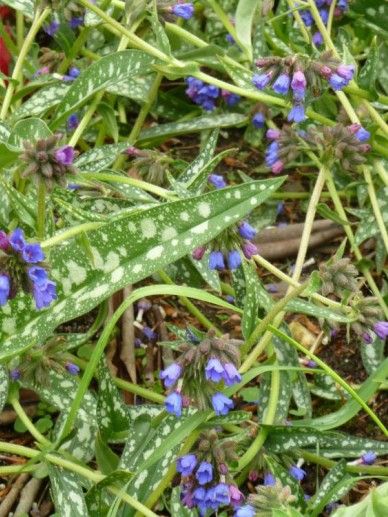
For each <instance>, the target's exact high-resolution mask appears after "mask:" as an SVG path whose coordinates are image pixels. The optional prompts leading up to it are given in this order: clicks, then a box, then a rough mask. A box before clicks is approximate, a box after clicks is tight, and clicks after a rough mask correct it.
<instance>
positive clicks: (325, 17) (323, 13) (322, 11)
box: [319, 9, 329, 25]
mask: <svg viewBox="0 0 388 517" xmlns="http://www.w3.org/2000/svg"><path fill="white" fill-rule="evenodd" d="M319 14H320V16H321V18H322V21H323V23H324V24H325V25H326V23H327V20H328V19H329V11H328V10H327V9H319Z"/></svg>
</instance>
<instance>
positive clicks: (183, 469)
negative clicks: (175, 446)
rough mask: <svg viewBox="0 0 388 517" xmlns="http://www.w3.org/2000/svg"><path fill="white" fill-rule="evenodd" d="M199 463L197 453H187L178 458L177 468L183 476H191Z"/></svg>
mask: <svg viewBox="0 0 388 517" xmlns="http://www.w3.org/2000/svg"><path fill="white" fill-rule="evenodd" d="M196 465H197V457H196V455H195V454H186V455H185V456H181V457H180V458H178V459H177V460H176V470H177V472H179V474H182V476H190V475H191V474H192V473H193V470H194V469H195V466H196Z"/></svg>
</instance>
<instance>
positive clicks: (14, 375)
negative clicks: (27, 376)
mask: <svg viewBox="0 0 388 517" xmlns="http://www.w3.org/2000/svg"><path fill="white" fill-rule="evenodd" d="M9 376H10V377H11V379H12V380H13V381H18V380H19V379H20V377H21V376H22V373H21V371H20V370H19V368H13V369H12V370H11V371H10V372H9Z"/></svg>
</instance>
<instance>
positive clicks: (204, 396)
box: [160, 331, 241, 417]
mask: <svg viewBox="0 0 388 517" xmlns="http://www.w3.org/2000/svg"><path fill="white" fill-rule="evenodd" d="M238 344H239V342H237V341H235V340H231V339H229V337H228V336H227V335H226V336H223V337H222V338H217V337H215V335H214V333H212V332H210V331H209V334H208V336H207V337H206V339H204V340H203V341H202V342H200V343H199V344H196V343H192V342H190V343H183V344H182V345H181V346H180V347H179V351H180V352H181V355H180V356H179V357H178V359H177V360H176V361H175V362H174V363H172V364H170V365H169V366H168V367H167V368H166V369H165V370H162V371H161V372H160V378H161V379H162V381H163V382H164V386H165V387H166V388H167V389H169V390H170V393H169V394H168V395H167V397H166V400H165V406H166V410H167V411H168V412H169V413H172V414H174V415H176V416H178V417H179V416H181V414H182V408H183V407H188V406H189V405H190V404H192V405H195V406H197V407H199V408H200V409H208V408H210V407H211V408H213V410H214V411H215V413H216V414H217V415H226V414H227V413H228V412H229V411H230V410H231V409H233V407H234V404H233V401H232V400H231V399H230V398H228V397H226V396H225V395H224V394H223V393H221V391H220V389H221V388H222V385H226V386H232V385H233V384H236V383H238V382H240V380H241V376H240V374H239V372H238V370H237V367H238V364H239V358H240V354H239V350H238Z"/></svg>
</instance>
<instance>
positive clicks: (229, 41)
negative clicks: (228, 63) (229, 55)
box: [225, 34, 235, 45]
mask: <svg viewBox="0 0 388 517" xmlns="http://www.w3.org/2000/svg"><path fill="white" fill-rule="evenodd" d="M225 39H226V41H227V42H228V43H230V44H231V45H233V44H234V43H235V41H234V38H233V36H232V35H231V34H227V35H226V36H225Z"/></svg>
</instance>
